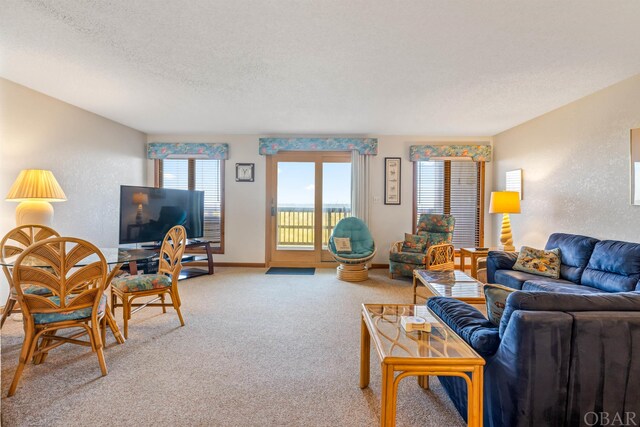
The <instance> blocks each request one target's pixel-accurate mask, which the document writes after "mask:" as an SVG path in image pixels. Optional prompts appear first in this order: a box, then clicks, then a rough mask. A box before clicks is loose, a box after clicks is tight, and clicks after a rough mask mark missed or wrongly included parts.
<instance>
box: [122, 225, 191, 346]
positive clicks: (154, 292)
mask: <svg viewBox="0 0 640 427" xmlns="http://www.w3.org/2000/svg"><path fill="white" fill-rule="evenodd" d="M186 245H187V232H186V230H185V229H184V227H182V226H181V225H176V226H175V227H173V228H172V229H170V230H169V231H168V232H167V234H166V235H165V236H164V240H163V241H162V246H161V248H160V259H159V265H158V273H157V274H141V275H136V276H125V277H119V278H115V279H113V280H112V281H111V310H112V313H113V314H115V309H116V307H122V317H123V320H124V337H125V339H126V338H129V320H130V319H131V315H132V314H134V313H136V312H138V311H139V310H142V309H143V308H145V307H162V312H163V313H166V312H167V307H173V308H174V309H175V310H176V312H177V313H178V318H179V319H180V325H181V326H184V319H183V318H182V313H181V312H180V305H181V302H180V295H179V294H178V277H179V276H180V271H181V270H182V255H183V254H184V249H185V247H186ZM167 294H168V295H169V297H170V298H171V304H169V303H165V296H166V295H167ZM143 297H155V298H153V299H152V300H150V301H146V302H143V303H139V304H133V303H132V302H133V300H135V299H138V298H143ZM118 298H120V300H121V301H122V303H121V304H118ZM158 301H160V302H158ZM131 307H137V308H136V309H135V310H133V311H132V310H131Z"/></svg>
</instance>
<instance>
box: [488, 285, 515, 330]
mask: <svg viewBox="0 0 640 427" xmlns="http://www.w3.org/2000/svg"><path fill="white" fill-rule="evenodd" d="M511 292H515V289H511V288H508V287H506V286H501V285H493V284H487V285H484V298H485V300H486V303H487V319H489V321H490V322H491V323H493V324H494V325H496V326H498V325H499V324H500V319H502V313H504V308H505V306H506V305H507V297H508V296H509V294H511Z"/></svg>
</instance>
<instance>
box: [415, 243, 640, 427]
mask: <svg viewBox="0 0 640 427" xmlns="http://www.w3.org/2000/svg"><path fill="white" fill-rule="evenodd" d="M557 247H559V248H560V250H561V258H562V259H561V260H562V266H561V275H560V278H559V279H550V278H546V277H541V276H537V275H534V274H529V273H523V272H519V271H514V270H513V269H512V267H513V264H514V263H515V260H516V257H517V256H516V254H514V253H506V252H497V251H492V252H490V253H489V257H488V259H487V278H488V281H489V282H490V283H500V284H503V285H506V286H509V287H511V288H514V289H518V290H520V291H519V292H514V293H512V294H511V295H509V297H508V298H507V302H506V307H505V311H504V314H503V317H502V320H501V323H500V325H499V326H496V325H493V324H492V323H491V322H489V321H488V320H487V319H486V318H485V317H484V316H483V315H482V314H481V313H480V312H479V311H478V310H476V309H475V308H474V307H472V306H470V305H468V304H466V303H464V302H461V301H458V300H455V299H452V298H447V297H434V298H430V299H429V301H428V302H427V305H428V307H429V308H430V309H431V310H432V311H433V312H434V313H435V314H437V315H438V316H439V317H440V318H441V319H442V320H443V321H444V322H445V323H447V324H448V325H449V326H450V327H451V328H452V329H453V330H454V331H456V333H457V334H458V335H459V336H460V337H462V338H463V339H464V340H465V341H466V342H467V343H468V344H469V345H470V346H471V347H473V348H474V349H475V350H476V351H477V352H478V353H479V354H480V355H481V356H482V357H484V358H485V360H486V365H485V371H484V425H485V426H490V427H501V426H509V427H510V426H574V425H576V426H586V425H594V421H595V420H596V418H597V417H600V418H598V420H599V421H601V422H600V423H596V424H595V425H603V423H605V419H604V418H605V417H609V418H608V419H613V418H614V417H616V416H617V417H619V418H618V419H624V417H627V419H628V417H629V416H636V417H637V420H638V421H640V292H639V291H640V287H639V286H638V281H639V280H640V245H638V244H634V243H627V242H620V241H612V240H602V241H599V240H597V239H593V238H591V237H586V236H577V235H570V234H560V233H557V234H553V235H552V236H551V237H550V238H549V241H548V243H547V245H546V248H547V249H553V248H557ZM439 379H440V382H441V383H442V385H443V387H444V389H445V390H446V391H447V393H448V394H449V396H450V397H451V399H452V400H453V402H454V405H455V406H456V408H457V409H458V411H459V412H460V414H461V415H462V417H463V418H465V419H466V414H467V408H466V404H467V397H466V396H467V388H466V383H465V382H464V380H463V379H461V378H457V377H439ZM603 413H605V414H606V415H602V414H603Z"/></svg>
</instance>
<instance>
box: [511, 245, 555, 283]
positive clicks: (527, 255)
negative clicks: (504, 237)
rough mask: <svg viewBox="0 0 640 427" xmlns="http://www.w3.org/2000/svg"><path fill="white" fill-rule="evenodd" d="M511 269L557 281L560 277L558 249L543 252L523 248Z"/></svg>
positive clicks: (526, 247)
mask: <svg viewBox="0 0 640 427" xmlns="http://www.w3.org/2000/svg"><path fill="white" fill-rule="evenodd" d="M513 269H514V270H518V271H524V272H526V273H533V274H537V275H539V276H545V277H552V278H554V279H557V278H558V277H560V249H559V248H556V249H551V250H548V251H545V250H542V249H534V248H530V247H528V246H523V247H522V249H520V253H519V254H518V259H517V260H516V263H515V264H514V266H513Z"/></svg>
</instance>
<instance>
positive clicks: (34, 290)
mask: <svg viewBox="0 0 640 427" xmlns="http://www.w3.org/2000/svg"><path fill="white" fill-rule="evenodd" d="M22 292H23V293H25V294H31V295H40V296H44V295H51V291H50V290H49V289H48V288H45V287H44V286H38V285H31V286H29V287H27V288H23V289H22ZM11 294H12V295H17V294H18V291H16V289H15V288H13V287H12V288H11Z"/></svg>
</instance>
